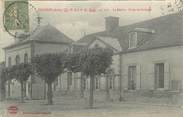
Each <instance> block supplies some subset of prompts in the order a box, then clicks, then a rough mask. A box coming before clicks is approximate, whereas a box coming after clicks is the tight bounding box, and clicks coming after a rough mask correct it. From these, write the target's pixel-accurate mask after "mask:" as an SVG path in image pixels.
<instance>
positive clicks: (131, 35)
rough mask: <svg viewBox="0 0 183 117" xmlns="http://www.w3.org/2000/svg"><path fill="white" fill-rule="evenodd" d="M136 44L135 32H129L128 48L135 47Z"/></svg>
mask: <svg viewBox="0 0 183 117" xmlns="http://www.w3.org/2000/svg"><path fill="white" fill-rule="evenodd" d="M136 46H137V32H130V33H129V49H132V48H136Z"/></svg>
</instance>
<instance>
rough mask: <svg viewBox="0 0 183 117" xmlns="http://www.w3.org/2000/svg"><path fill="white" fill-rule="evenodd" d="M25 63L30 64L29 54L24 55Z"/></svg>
mask: <svg viewBox="0 0 183 117" xmlns="http://www.w3.org/2000/svg"><path fill="white" fill-rule="evenodd" d="M24 63H28V54H27V53H25V54H24Z"/></svg>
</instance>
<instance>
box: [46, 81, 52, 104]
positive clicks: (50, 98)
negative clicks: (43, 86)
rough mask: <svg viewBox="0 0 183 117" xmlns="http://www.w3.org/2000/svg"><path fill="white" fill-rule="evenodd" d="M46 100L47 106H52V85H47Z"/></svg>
mask: <svg viewBox="0 0 183 117" xmlns="http://www.w3.org/2000/svg"><path fill="white" fill-rule="evenodd" d="M47 98H48V105H52V104H53V94H52V83H48V92H47Z"/></svg>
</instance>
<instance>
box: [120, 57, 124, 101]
mask: <svg viewBox="0 0 183 117" xmlns="http://www.w3.org/2000/svg"><path fill="white" fill-rule="evenodd" d="M119 56H120V60H119V61H120V67H119V69H120V73H119V74H120V79H119V93H120V94H119V101H124V100H125V99H124V91H123V86H122V79H123V75H122V64H123V62H122V55H119Z"/></svg>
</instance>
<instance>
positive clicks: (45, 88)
mask: <svg viewBox="0 0 183 117" xmlns="http://www.w3.org/2000/svg"><path fill="white" fill-rule="evenodd" d="M46 90H47V89H46V82H45V81H44V100H45V99H46Z"/></svg>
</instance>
